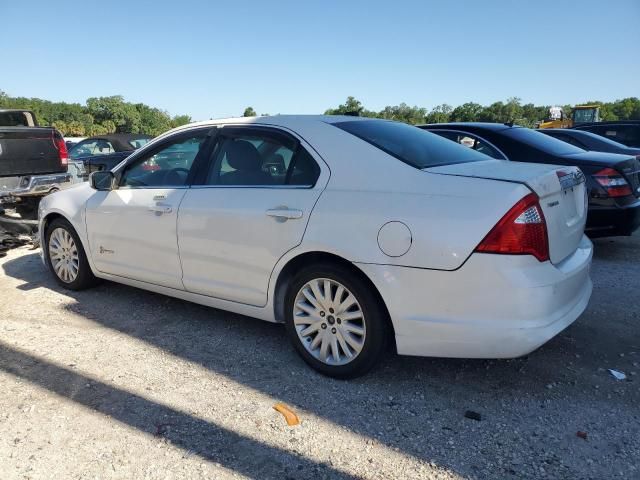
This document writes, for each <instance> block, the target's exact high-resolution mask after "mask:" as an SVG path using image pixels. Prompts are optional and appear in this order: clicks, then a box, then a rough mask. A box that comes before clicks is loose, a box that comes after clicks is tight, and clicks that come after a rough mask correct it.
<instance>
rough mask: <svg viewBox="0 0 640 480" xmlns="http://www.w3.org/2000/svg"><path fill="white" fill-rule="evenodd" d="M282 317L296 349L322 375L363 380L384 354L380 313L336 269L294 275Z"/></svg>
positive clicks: (358, 284)
mask: <svg viewBox="0 0 640 480" xmlns="http://www.w3.org/2000/svg"><path fill="white" fill-rule="evenodd" d="M285 314H286V326H287V333H288V335H289V337H290V339H291V341H292V342H293V344H294V346H295V348H296V350H297V351H298V353H300V355H301V356H302V358H303V359H304V360H305V361H306V362H307V363H308V364H309V365H311V366H312V367H313V368H315V369H316V370H318V371H319V372H321V373H323V374H325V375H329V376H332V377H336V378H353V377H357V376H359V375H363V374H364V373H366V372H367V371H369V370H370V369H371V368H372V367H373V366H374V364H375V363H376V362H377V361H378V360H379V358H380V356H381V355H382V353H383V351H384V344H385V343H384V340H385V334H386V322H385V315H386V312H385V310H384V308H381V305H380V303H379V301H378V299H377V298H376V296H375V295H374V294H373V292H372V291H371V289H370V288H369V287H368V286H367V285H365V283H364V282H363V281H362V280H361V279H360V278H359V276H358V275H355V274H354V273H353V272H352V271H350V270H349V269H347V268H344V267H342V266H340V265H331V266H322V265H316V266H310V267H307V268H305V269H304V270H302V271H300V272H299V273H298V274H297V275H295V277H294V278H293V280H292V281H291V283H290V285H289V289H288V291H287V295H286V298H285Z"/></svg>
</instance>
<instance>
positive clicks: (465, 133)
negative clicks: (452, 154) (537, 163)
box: [426, 128, 510, 161]
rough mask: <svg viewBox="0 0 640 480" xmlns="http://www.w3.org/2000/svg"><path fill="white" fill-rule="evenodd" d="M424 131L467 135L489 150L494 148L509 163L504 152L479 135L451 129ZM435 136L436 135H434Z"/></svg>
mask: <svg viewBox="0 0 640 480" xmlns="http://www.w3.org/2000/svg"><path fill="white" fill-rule="evenodd" d="M426 130H427V131H428V132H431V133H435V132H451V133H462V134H464V135H467V136H470V137H476V139H478V140H482V141H483V142H484V143H486V144H487V145H489V146H490V147H491V148H495V150H496V151H497V152H498V153H499V154H500V155H502V157H503V158H502V160H507V161H510V160H509V157H507V156H506V155H505V154H504V152H503V151H502V150H500V149H499V148H498V147H496V146H495V145H494V144H493V143H491V142H490V141H489V140H487V139H486V138H484V137H481V136H480V135H478V134H477V133H472V132H465V131H464V130H454V129H451V128H433V129H431V128H429V129H426ZM436 135H437V134H436ZM461 145H462V144H461ZM473 150H475V149H473ZM475 151H476V152H477V150H475ZM478 153H482V152H478ZM488 156H489V155H487V157H488ZM490 158H493V157H490ZM494 160H500V159H499V158H494Z"/></svg>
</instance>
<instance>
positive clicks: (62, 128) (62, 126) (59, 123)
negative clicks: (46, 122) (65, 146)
mask: <svg viewBox="0 0 640 480" xmlns="http://www.w3.org/2000/svg"><path fill="white" fill-rule="evenodd" d="M51 126H52V127H53V128H55V129H56V130H58V131H59V132H60V133H61V134H62V135H63V136H64V135H69V133H68V132H69V126H68V125H67V123H66V122H65V121H63V120H56V121H55V122H52V123H51Z"/></svg>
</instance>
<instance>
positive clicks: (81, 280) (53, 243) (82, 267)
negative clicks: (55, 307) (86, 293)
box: [43, 218, 97, 290]
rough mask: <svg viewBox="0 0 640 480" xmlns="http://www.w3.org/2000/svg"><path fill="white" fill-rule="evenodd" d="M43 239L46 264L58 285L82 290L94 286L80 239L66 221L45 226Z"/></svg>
mask: <svg viewBox="0 0 640 480" xmlns="http://www.w3.org/2000/svg"><path fill="white" fill-rule="evenodd" d="M45 239H46V245H44V246H43V248H44V249H45V253H46V258H47V263H48V265H49V268H50V269H51V271H52V272H53V274H54V276H55V278H56V280H57V282H58V283H59V284H60V285H62V286H63V287H65V288H68V289H70V290H83V289H85V288H89V287H92V286H93V285H95V284H96V282H97V279H96V277H95V276H94V275H93V272H92V271H91V267H90V266H89V262H88V261H87V255H86V254H85V252H84V248H82V243H81V242H80V238H79V237H78V234H77V233H76V231H75V230H74V228H73V227H72V226H71V224H70V223H69V222H68V221H67V220H65V219H62V218H56V219H55V220H53V221H52V222H51V223H50V224H49V225H48V226H47V230H46V236H45Z"/></svg>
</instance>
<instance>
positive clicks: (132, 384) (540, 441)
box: [0, 235, 640, 480]
mask: <svg viewBox="0 0 640 480" xmlns="http://www.w3.org/2000/svg"><path fill="white" fill-rule="evenodd" d="M0 272H1V273H0V299H1V302H0V318H1V319H2V322H1V323H0V385H2V388H1V389H0V477H1V478H2V479H3V480H4V479H30V478H33V479H40V478H53V479H67V478H69V479H71V478H73V479H85V478H87V479H88V478H123V479H131V478H153V479H155V478H158V479H164V478H167V479H171V478H175V479H182V478H233V477H249V478H257V479H263V478H296V479H297V478H434V479H440V478H442V479H459V478H465V479H467V478H468V479H472V478H507V479H508V478H562V479H569V478H625V479H629V478H640V454H639V453H638V452H640V389H639V386H640V378H639V377H638V375H637V372H640V328H639V321H640V313H639V310H640V309H639V307H640V236H638V235H636V236H635V237H632V238H621V239H615V240H611V239H605V240H599V241H596V258H595V261H594V265H593V271H592V272H593V273H592V276H593V279H594V283H595V288H594V294H593V297H592V300H591V303H590V306H589V308H588V310H587V311H586V313H585V314H584V315H583V316H582V317H581V318H580V319H579V320H578V321H577V322H576V323H575V324H574V325H572V326H571V327H570V328H569V329H567V330H566V331H565V332H563V333H561V334H560V335H559V336H558V337H556V338H555V339H553V340H552V341H551V342H549V343H548V344H547V345H545V346H544V347H542V348H541V349H539V350H538V351H536V352H534V353H533V354H531V355H529V356H528V357H526V358H521V359H516V360H507V361H480V360H474V361H472V360H451V359H428V358H409V357H398V356H393V355H389V357H388V358H386V359H384V361H383V362H381V365H380V366H379V368H377V369H376V370H375V371H374V372H372V373H370V374H369V375H368V376H366V377H364V378H361V379H358V380H355V381H349V382H341V381H336V380H332V379H328V378H324V377H322V376H320V375H318V374H316V373H314V372H313V371H312V370H310V369H309V368H307V367H306V366H305V365H304V364H303V362H302V361H301V360H300V359H299V358H298V357H297V355H296V354H295V353H294V351H293V349H292V348H291V347H290V346H289V344H288V343H287V340H286V338H285V336H284V330H283V328H282V326H280V325H273V324H268V323H263V322H260V321H258V320H254V319H250V318H246V317H241V316H238V315H234V314H230V313H226V312H222V311H218V310H213V309H209V308H205V307H201V306H198V305H193V304H189V303H186V302H183V301H179V300H174V299H170V298H166V297H163V296H160V295H156V294H152V293H147V292H145V291H142V290H137V289H134V288H130V287H125V286H122V285H117V284H113V283H104V284H102V285H101V286H99V287H97V288H95V289H93V290H89V291H85V292H79V293H75V292H68V291H64V290H62V289H61V288H59V287H58V286H56V284H54V282H53V280H52V278H51V276H50V275H49V274H48V272H46V270H45V268H44V267H43V266H42V264H41V263H40V260H39V257H38V255H37V252H36V251H34V250H29V249H28V248H26V247H22V248H19V249H16V250H12V251H10V252H8V255H7V256H6V257H4V258H2V259H0ZM609 368H613V369H617V370H620V371H622V372H624V373H626V375H627V380H622V381H618V380H616V379H614V378H613V377H612V375H611V374H610V373H609V372H608V371H607V369H609ZM276 402H285V403H286V404H288V405H290V406H291V407H292V408H293V409H294V410H295V411H296V413H297V414H298V416H299V417H300V419H301V424H300V425H297V426H294V427H289V426H287V425H286V423H285V421H284V418H283V417H282V416H281V415H280V414H279V413H278V412H276V411H275V410H273V408H272V407H273V405H274V404H275V403H276ZM467 410H472V411H475V412H478V413H479V414H481V420H480V421H477V420H473V419H469V418H465V416H464V414H465V412H466V411H467ZM577 432H584V433H585V434H586V438H581V437H580V436H578V435H577ZM583 436H584V435H583Z"/></svg>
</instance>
